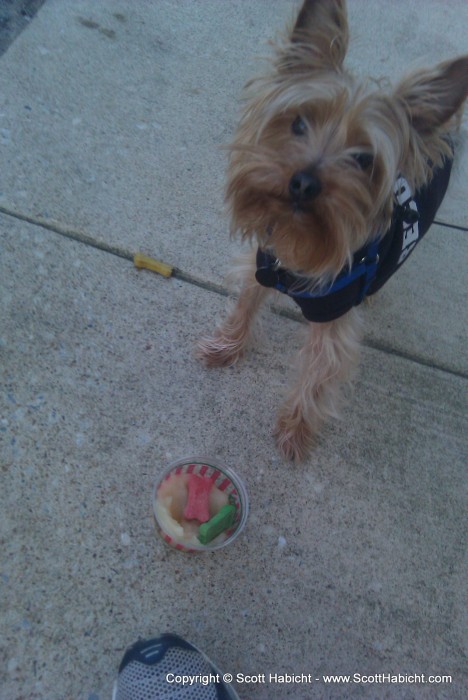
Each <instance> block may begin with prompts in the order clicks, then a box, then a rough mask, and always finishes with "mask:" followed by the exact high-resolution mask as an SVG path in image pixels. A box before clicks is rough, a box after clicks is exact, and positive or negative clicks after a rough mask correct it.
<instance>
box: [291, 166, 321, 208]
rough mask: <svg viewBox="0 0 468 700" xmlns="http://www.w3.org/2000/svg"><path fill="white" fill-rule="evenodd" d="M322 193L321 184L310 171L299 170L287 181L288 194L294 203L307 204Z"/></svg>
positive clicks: (315, 174)
mask: <svg viewBox="0 0 468 700" xmlns="http://www.w3.org/2000/svg"><path fill="white" fill-rule="evenodd" d="M321 191H322V183H321V182H320V179H319V177H318V176H317V173H316V172H315V171H312V170H300V171H299V172H297V173H294V175H293V176H292V178H291V180H290V181H289V194H290V196H291V199H292V200H293V201H294V202H297V203H300V202H309V201H310V200H311V199H315V197H317V196H318V195H319V194H320V192H321Z"/></svg>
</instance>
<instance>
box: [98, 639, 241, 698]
mask: <svg viewBox="0 0 468 700" xmlns="http://www.w3.org/2000/svg"><path fill="white" fill-rule="evenodd" d="M166 698H167V699H168V700H239V696H238V695H237V693H236V692H235V690H234V688H233V687H232V686H231V685H228V684H226V683H224V681H223V674H222V673H221V672H220V671H219V670H218V669H217V668H216V666H215V665H214V664H213V662H212V661H210V659H209V658H208V657H207V656H205V654H203V652H201V651H199V650H198V649H197V648H196V647H194V646H193V644H190V643H189V642H186V641H185V640H184V639H182V638H181V637H178V636H177V635H175V634H162V635H161V636H160V637H157V638H156V639H149V640H148V641H139V642H136V644H134V645H133V646H132V647H130V649H127V651H126V652H125V654H124V657H123V659H122V661H121V664H120V667H119V675H118V677H117V680H116V682H115V685H114V693H113V695H112V700H166Z"/></svg>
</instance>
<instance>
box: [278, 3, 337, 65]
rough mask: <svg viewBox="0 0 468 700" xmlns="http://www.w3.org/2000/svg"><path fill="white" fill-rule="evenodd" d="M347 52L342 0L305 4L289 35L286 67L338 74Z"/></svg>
mask: <svg viewBox="0 0 468 700" xmlns="http://www.w3.org/2000/svg"><path fill="white" fill-rule="evenodd" d="M347 48H348V19H347V14H346V5H345V0H304V2H303V4H302V7H301V9H300V10H299V14H298V16H297V19H296V23H295V25H294V27H293V29H292V31H291V34H290V51H289V52H287V53H288V58H289V67H290V68H292V69H294V68H296V69H297V68H299V69H301V68H302V69H311V68H316V69H335V70H337V69H339V68H340V67H341V65H342V63H343V61H344V58H345V55H346V51H347Z"/></svg>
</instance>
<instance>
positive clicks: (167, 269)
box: [133, 253, 172, 277]
mask: <svg viewBox="0 0 468 700" xmlns="http://www.w3.org/2000/svg"><path fill="white" fill-rule="evenodd" d="M133 264H134V265H135V267H138V268H139V269H141V268H142V267H144V268H145V269H146V270H152V271H153V272H157V273H158V274H160V275H163V277H170V276H171V275H172V267H171V266H170V265H166V263H163V262H159V260H155V259H154V258H150V257H149V255H144V254H143V253H135V255H134V256H133Z"/></svg>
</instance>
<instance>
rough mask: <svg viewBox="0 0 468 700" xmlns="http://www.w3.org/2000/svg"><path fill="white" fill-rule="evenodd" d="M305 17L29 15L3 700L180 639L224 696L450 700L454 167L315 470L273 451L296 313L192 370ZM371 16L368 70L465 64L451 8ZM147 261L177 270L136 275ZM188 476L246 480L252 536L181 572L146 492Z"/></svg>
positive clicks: (7, 195) (457, 588)
mask: <svg viewBox="0 0 468 700" xmlns="http://www.w3.org/2000/svg"><path fill="white" fill-rule="evenodd" d="M295 7H296V3H295V2H289V1H287V2H286V1H284V0H283V1H281V0H269V1H268V2H267V1H266V0H256V1H255V2H251V3H246V2H242V1H241V0H225V1H224V2H219V1H218V2H217V1H216V0H203V1H201V0H200V1H198V0H184V1H183V2H177V3H176V2H171V1H170V0H158V2H156V3H155V2H152V1H150V0H140V1H139V2H137V3H136V2H135V3H130V2H128V0H112V2H111V0H101V2H95V1H94V2H93V1H92V0H46V2H45V4H44V5H43V7H42V8H41V9H40V11H39V12H38V14H37V16H36V17H35V18H34V19H33V20H32V21H31V22H30V24H29V26H28V28H27V29H26V30H25V31H24V32H23V33H22V34H21V35H20V36H19V37H18V38H17V39H16V40H15V42H14V43H13V44H12V45H11V46H10V48H9V49H8V51H7V52H6V53H5V54H4V55H3V56H1V57H0V154H1V157H2V169H1V173H0V212H1V213H0V285H1V288H0V309H1V311H0V356H1V368H2V379H1V383H2V392H1V395H0V406H1V416H0V420H1V423H0V441H1V455H0V459H1V469H2V472H1V473H2V486H1V489H0V514H1V516H0V538H1V540H0V541H1V555H0V567H1V568H0V591H1V596H0V606H1V607H0V615H1V617H0V629H1V640H0V649H1V656H0V700H22V699H24V700H36V699H37V700H39V699H40V700H104V699H106V698H109V697H110V693H111V687H112V682H113V679H114V676H115V673H116V669H117V667H118V664H119V662H120V658H121V656H122V653H123V651H124V649H125V647H126V646H128V645H129V644H130V643H132V642H133V641H134V640H135V639H137V638H138V637H139V636H141V637H145V636H148V635H154V634H156V633H158V632H161V631H167V630H170V631H174V632H177V633H178V634H181V635H182V636H185V637H187V638H188V639H190V640H191V641H192V642H194V643H195V644H197V646H199V647H201V648H203V649H204V650H205V651H206V653H207V654H209V655H210V656H211V657H212V658H213V659H214V661H215V662H216V663H217V665H218V666H220V667H221V668H222V669H223V670H225V671H226V672H230V673H232V674H234V675H236V674H238V673H241V674H263V673H265V674H267V675H268V674H269V673H277V674H284V673H292V674H300V673H306V674H308V673H310V674H312V675H313V677H314V678H318V679H321V678H322V676H323V675H324V674H351V675H352V674H361V675H372V674H383V673H391V674H398V673H400V674H425V676H426V677H427V678H428V677H429V676H430V675H451V676H452V677H453V680H452V683H451V684H448V683H445V684H442V683H438V684H432V685H430V686H429V685H428V684H426V685H424V684H421V683H419V684H410V683H401V684H388V683H382V682H380V683H379V682H376V683H348V684H341V685H330V684H329V685H327V684H325V683H324V682H323V681H322V680H318V681H314V682H313V683H312V684H309V685H299V684H296V685H294V684H288V685H281V684H274V683H272V684H270V683H265V684H263V683H251V684H248V685H246V684H238V685H237V690H238V692H239V695H240V696H241V698H243V700H283V699H284V698H294V699H295V700H296V699H297V700H303V699H305V698H307V699H308V698H319V699H321V698H333V699H335V698H336V699H342V698H345V699H346V698H369V699H370V698H372V699H374V698H389V699H393V698H397V699H400V698H401V699H405V700H409V699H411V698H415V699H418V700H419V698H447V699H450V700H453V699H454V700H458V699H460V700H461V699H462V698H465V697H466V694H467V691H468V684H467V676H466V651H467V637H466V629H467V624H466V621H467V618H466V556H465V539H466V538H465V534H464V532H465V530H466V527H465V522H464V513H465V511H466V497H465V493H466V490H465V484H466V477H465V465H466V457H467V452H468V450H467V440H466V435H467V433H468V421H467V398H466V397H467V392H466V387H467V353H466V347H467V333H466V328H467V323H466V322H467V313H466V304H465V301H464V298H465V294H464V289H463V282H464V275H465V274H466V273H465V271H466V265H467V261H468V245H467V238H466V236H467V229H468V205H467V201H466V181H467V177H468V158H467V154H466V152H465V153H464V154H463V155H462V156H461V158H460V159H459V162H458V164H457V173H456V174H455V178H454V180H453V182H452V184H451V189H450V194H449V197H448V198H447V201H446V203H445V204H444V208H443V210H441V212H440V213H439V215H438V220H439V221H440V222H441V224H439V225H434V226H433V228H432V229H431V231H430V232H429V234H428V235H427V238H426V239H425V241H424V242H423V243H422V244H421V246H420V247H419V248H418V251H417V254H416V255H415V256H414V257H412V258H411V259H410V260H409V261H408V263H407V264H406V265H405V266H404V267H403V269H402V270H401V271H400V272H399V274H398V275H397V276H396V277H394V278H393V280H392V281H391V282H390V283H389V284H388V286H386V287H385V289H384V290H383V291H382V293H381V294H379V296H378V299H377V300H376V302H375V304H374V305H373V306H372V307H370V308H369V309H368V310H367V312H366V316H367V335H366V345H365V348H364V351H363V356H362V364H361V371H360V374H359V376H358V379H357V381H356V387H355V393H354V397H353V399H352V402H351V403H350V404H349V406H348V408H347V409H346V410H345V412H344V416H343V420H342V421H341V422H340V423H338V424H335V425H331V426H329V427H328V428H327V429H326V430H325V432H324V434H323V436H322V438H321V441H320V444H319V445H318V447H317V449H316V451H315V452H314V454H313V455H312V456H311V458H310V459H309V460H308V462H307V463H306V464H304V465H301V466H300V467H291V465H289V464H286V463H283V462H282V461H281V460H280V458H279V457H278V454H277V452H276V450H275V447H274V443H273V440H272V438H271V428H272V425H273V422H274V416H275V412H276V411H277V408H278V402H279V400H280V397H281V395H282V392H283V391H284V388H285V386H286V384H287V381H288V377H289V374H290V364H291V362H292V360H293V358H294V355H295V352H296V351H297V349H298V348H299V346H300V333H301V329H302V326H301V324H300V322H299V320H298V319H297V318H296V317H295V316H294V313H293V314H291V318H286V317H285V316H281V315H278V314H277V313H276V312H275V311H273V312H268V313H266V314H265V318H264V336H265V338H267V339H268V341H267V342H265V343H264V344H261V345H258V346H257V347H255V348H254V350H253V351H252V352H251V353H250V354H249V355H248V356H247V357H246V358H245V360H244V361H243V362H242V363H241V364H239V366H237V367H235V368H233V369H228V370H220V371H217V370H214V371H213V370H212V371H209V370H206V369H204V368H203V367H202V366H200V365H199V364H198V363H197V362H196V361H195V360H194V358H193V345H194V342H195V340H196V339H197V337H199V336H200V335H201V334H202V333H205V332H206V331H207V330H209V329H211V328H212V327H213V324H214V322H215V321H216V319H218V318H219V317H220V316H221V315H222V314H223V309H224V307H225V302H226V300H225V297H224V296H223V294H222V293H220V291H222V285H223V277H224V274H225V273H226V271H227V268H228V263H229V259H230V256H231V254H235V253H236V252H237V251H238V250H239V247H238V245H237V244H236V243H233V242H230V241H229V239H228V234H227V230H228V222H227V220H226V218H225V214H224V212H223V201H222V200H223V174H224V168H225V154H224V153H223V151H222V150H221V149H219V145H220V144H224V143H226V142H228V141H229V139H230V137H231V135H232V132H233V129H234V126H235V123H236V117H237V102H238V97H239V93H240V90H241V87H242V84H243V83H244V82H245V80H246V79H247V78H249V77H251V75H252V74H253V73H254V72H255V70H256V62H255V60H254V58H253V57H254V56H255V54H257V55H258V54H262V55H263V54H265V53H267V52H268V51H267V47H266V46H265V45H264V44H265V42H266V41H267V40H268V39H269V38H270V37H271V36H273V35H274V34H275V33H276V32H277V31H278V30H280V29H281V28H282V26H283V24H284V22H285V21H286V20H287V19H289V18H290V17H291V16H292V12H293V9H294V8H295ZM369 7H370V4H369V3H367V2H364V1H363V0H354V1H353V0H350V1H349V12H350V21H351V31H352V33H353V34H352V36H353V41H352V44H351V49H350V56H349V63H350V65H351V66H352V67H353V68H354V69H355V70H356V71H358V72H359V73H361V74H367V73H369V72H370V73H371V74H372V75H374V76H377V77H380V76H388V77H390V79H391V80H396V79H397V78H398V76H399V75H400V74H401V73H402V72H403V71H404V70H405V69H406V68H408V67H409V66H410V65H414V64H416V65H424V64H427V63H436V62H437V61H439V60H443V59H445V58H449V57H451V56H453V55H456V54H458V53H462V52H466V50H467V45H466V26H467V22H468V8H467V7H466V4H465V3H464V2H463V0H453V1H452V2H451V3H450V4H446V3H441V2H436V1H435V0H433V1H432V0H431V1H425V2H417V1H415V2H413V3H412V4H411V5H409V4H408V3H407V2H394V3H386V2H383V1H379V2H377V1H376V2H374V3H372V10H370V9H369ZM369 36H372V43H371V42H369V41H368V37H369ZM463 131H464V133H465V134H466V131H467V129H466V119H465V123H464V127H463ZM444 224H450V225H453V226H458V227H459V228H449V227H447V226H446V225H444ZM137 250H142V251H144V252H146V253H149V254H150V255H153V256H154V257H156V258H158V259H161V260H164V261H166V262H168V263H171V264H173V265H175V266H177V268H178V270H179V271H180V272H181V274H180V275H179V277H178V278H172V279H170V280H165V279H163V278H161V277H158V276H156V275H154V274H152V273H150V272H147V271H137V270H136V269H135V268H134V267H133V265H132V263H131V261H130V260H129V259H128V258H130V257H131V254H132V252H135V251H137ZM440 260H443V261H444V264H443V265H442V266H440V264H439V263H440ZM184 280H185V281H184ZM428 281H429V283H428ZM287 308H288V309H289V310H291V307H289V306H288V307H287ZM199 453H201V454H208V455H214V456H216V457H217V458H218V459H219V460H220V461H221V462H224V463H226V464H228V465H231V466H233V467H234V468H235V469H237V470H238V471H239V472H240V473H241V475H242V476H243V477H244V479H245V481H246V483H247V487H248V491H249V495H250V499H251V514H250V517H249V521H248V524H247V528H246V531H245V533H244V534H243V535H242V537H241V538H239V540H238V541H237V542H236V543H235V545H233V546H232V547H228V548H226V550H221V551H220V552H218V553H215V554H211V555H202V556H189V555H184V554H181V553H179V552H176V551H173V550H171V549H170V548H168V547H167V546H166V545H165V544H164V543H163V542H162V541H161V540H160V539H159V538H158V536H157V534H156V531H155V527H154V523H153V519H152V513H151V489H152V486H153V484H154V481H155V479H156V477H157V475H158V473H159V472H160V471H161V469H163V468H164V467H165V466H166V465H167V463H168V462H169V461H171V460H172V459H176V458H178V457H180V456H184V455H191V454H199Z"/></svg>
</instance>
